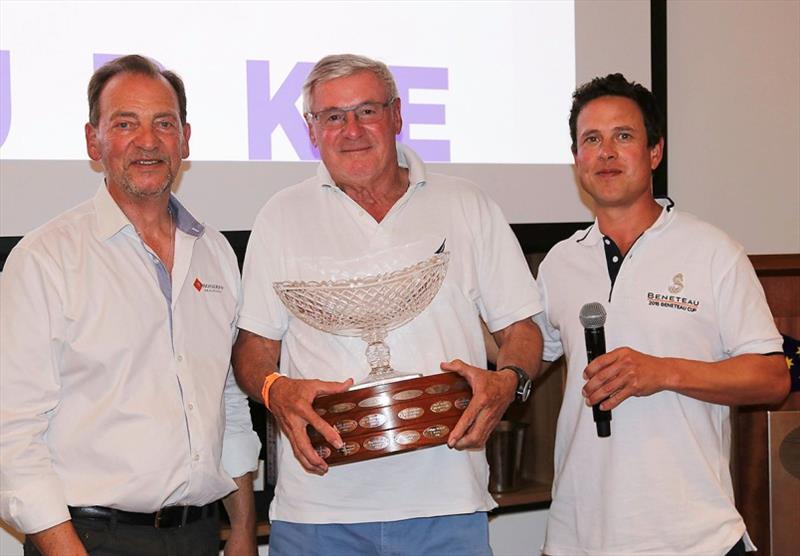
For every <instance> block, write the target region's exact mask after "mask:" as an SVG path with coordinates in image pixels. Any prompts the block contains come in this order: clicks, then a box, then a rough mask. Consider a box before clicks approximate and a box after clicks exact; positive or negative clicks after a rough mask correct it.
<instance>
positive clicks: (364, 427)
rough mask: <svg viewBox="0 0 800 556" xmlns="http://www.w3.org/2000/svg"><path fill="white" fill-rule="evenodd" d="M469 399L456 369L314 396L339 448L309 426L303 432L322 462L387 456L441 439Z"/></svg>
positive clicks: (426, 445)
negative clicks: (340, 444) (337, 436)
mask: <svg viewBox="0 0 800 556" xmlns="http://www.w3.org/2000/svg"><path fill="white" fill-rule="evenodd" d="M471 398H472V390H471V389H470V387H469V384H468V383H467V381H466V380H464V378H462V377H461V375H459V374H457V373H439V374H435V375H431V376H423V377H420V378H412V379H408V380H401V381H399V382H392V383H389V384H379V385H377V386H370V387H366V388H361V389H358V390H349V391H347V392H342V393H340V394H332V395H330V396H322V397H319V398H317V399H316V400H314V409H315V410H316V412H317V413H318V414H319V415H320V416H322V418H323V419H325V421H327V422H328V423H329V424H330V425H331V426H332V427H334V428H335V429H336V430H338V431H339V434H340V435H341V437H342V440H343V441H344V447H343V448H341V449H339V450H337V449H336V448H334V447H333V446H331V445H330V444H328V443H327V442H326V441H325V439H324V438H323V437H322V436H321V435H320V434H319V433H318V432H317V431H316V430H314V429H313V428H312V427H309V428H308V432H309V436H310V438H311V444H312V445H313V446H314V448H315V449H316V450H317V453H319V454H320V455H321V456H322V458H323V459H324V460H325V461H326V462H327V463H328V465H342V464H345V463H353V462H356V461H364V460H368V459H374V458H380V457H384V456H391V455H394V454H399V453H402V452H408V451H411V450H419V449H420V448H428V447H431V446H438V445H440V444H444V443H445V442H447V437H448V436H449V435H450V431H451V430H453V426H454V425H455V424H456V422H457V421H458V419H459V418H460V417H461V414H462V413H463V412H464V409H466V407H467V405H468V404H469V401H470V399H471Z"/></svg>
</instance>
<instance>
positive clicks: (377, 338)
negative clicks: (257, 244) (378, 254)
mask: <svg viewBox="0 0 800 556" xmlns="http://www.w3.org/2000/svg"><path fill="white" fill-rule="evenodd" d="M449 259H450V254H449V253H448V252H443V253H437V254H435V255H434V256H432V257H431V258H429V259H426V260H424V261H421V262H419V263H416V264H414V265H411V266H408V267H406V268H403V269H400V270H396V271H394V272H387V273H384V274H378V275H374V276H366V277H362V278H348V279H343V280H327V281H320V282H315V281H290V282H275V283H274V284H273V287H274V288H275V292H276V293H277V294H278V297H280V299H281V301H282V302H283V304H284V305H286V307H287V308H288V309H289V311H291V313H292V314H293V315H294V316H295V317H297V318H298V319H300V320H302V321H303V322H305V323H306V324H308V325H310V326H313V327H314V328H316V329H318V330H322V331H324V332H330V333H332V334H337V335H339V336H358V337H360V338H361V339H363V340H364V341H365V342H366V343H367V349H366V356H367V361H369V365H370V367H371V370H370V372H369V375H368V376H367V377H366V378H365V379H364V380H362V381H360V382H358V383H356V385H355V386H353V387H352V388H351V390H357V389H360V388H366V387H368V386H376V385H379V384H388V383H391V382H397V381H400V380H406V379H409V378H417V377H420V376H422V374H421V373H401V372H398V371H396V370H394V369H393V368H392V366H391V364H390V363H389V346H387V345H386V342H385V341H384V340H385V339H386V335H387V333H388V332H389V331H391V330H394V329H395V328H399V327H400V326H402V325H404V324H406V323H407V322H409V321H410V320H411V319H413V318H414V317H416V316H417V315H418V314H419V313H421V312H422V310H423V309H425V307H427V306H428V305H429V304H430V302H431V301H432V300H433V298H434V297H435V296H436V293H437V292H438V291H439V288H440V287H441V285H442V282H443V281H444V277H445V274H447V263H448V261H449Z"/></svg>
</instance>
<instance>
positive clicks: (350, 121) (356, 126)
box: [342, 112, 363, 137]
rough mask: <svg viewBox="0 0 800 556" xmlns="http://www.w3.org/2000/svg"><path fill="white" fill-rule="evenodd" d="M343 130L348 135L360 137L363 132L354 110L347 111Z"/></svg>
mask: <svg viewBox="0 0 800 556" xmlns="http://www.w3.org/2000/svg"><path fill="white" fill-rule="evenodd" d="M342 132H343V133H344V134H345V135H347V136H348V137H358V136H359V135H361V133H362V132H363V128H362V127H361V122H360V121H358V118H357V117H356V115H355V113H354V112H347V113H346V115H345V123H344V128H343V129H342Z"/></svg>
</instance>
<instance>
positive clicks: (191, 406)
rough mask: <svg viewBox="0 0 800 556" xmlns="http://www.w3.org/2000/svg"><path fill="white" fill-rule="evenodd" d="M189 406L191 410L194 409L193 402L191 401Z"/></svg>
mask: <svg viewBox="0 0 800 556" xmlns="http://www.w3.org/2000/svg"><path fill="white" fill-rule="evenodd" d="M188 407H189V411H191V410H193V409H194V404H193V403H192V402H189V405H188Z"/></svg>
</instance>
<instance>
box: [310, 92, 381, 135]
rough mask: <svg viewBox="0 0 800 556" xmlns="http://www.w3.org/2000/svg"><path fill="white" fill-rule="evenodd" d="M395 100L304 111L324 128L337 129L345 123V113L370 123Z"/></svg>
mask: <svg viewBox="0 0 800 556" xmlns="http://www.w3.org/2000/svg"><path fill="white" fill-rule="evenodd" d="M394 101H395V98H394V97H392V98H390V99H389V100H387V101H386V102H362V103H361V104H359V105H358V106H354V107H352V108H329V109H327V110H320V111H319V112H308V113H306V117H307V118H313V119H314V121H315V122H317V123H318V124H319V125H320V126H322V127H323V128H325V129H337V128H340V127H344V125H345V124H346V123H347V113H348V112H352V113H353V114H354V115H355V117H356V120H358V121H359V122H361V123H362V124H370V123H373V122H377V121H379V120H380V119H381V118H383V114H384V112H385V111H386V108H388V107H389V105H390V104H392V103H393V102H394Z"/></svg>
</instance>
